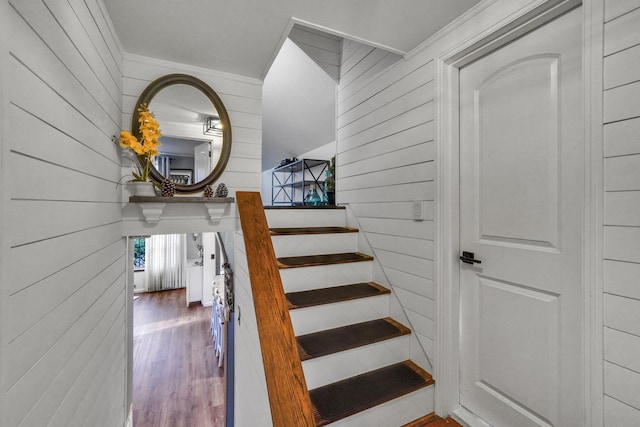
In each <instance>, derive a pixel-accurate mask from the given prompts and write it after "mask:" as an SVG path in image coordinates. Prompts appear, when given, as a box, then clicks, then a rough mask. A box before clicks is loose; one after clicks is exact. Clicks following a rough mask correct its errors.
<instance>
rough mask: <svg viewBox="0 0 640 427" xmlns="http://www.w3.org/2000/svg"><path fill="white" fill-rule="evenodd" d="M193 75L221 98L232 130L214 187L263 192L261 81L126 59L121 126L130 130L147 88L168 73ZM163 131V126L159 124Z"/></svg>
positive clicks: (132, 56)
mask: <svg viewBox="0 0 640 427" xmlns="http://www.w3.org/2000/svg"><path fill="white" fill-rule="evenodd" d="M173 73H181V74H190V75H192V76H195V77H197V78H199V79H200V80H202V81H204V82H205V83H207V84H208V85H209V86H210V87H211V88H212V89H213V90H215V91H216V93H217V94H218V95H219V96H220V98H221V99H222V102H223V103H224V105H225V108H226V109H227V112H228V113H229V119H230V120H231V129H232V144H231V157H230V158H229V162H228V163H227V167H226V169H225V171H224V172H223V174H222V176H221V177H220V178H219V179H218V180H217V181H216V183H215V184H214V188H215V185H217V184H219V183H221V182H224V183H225V184H226V185H227V187H228V188H229V196H230V197H233V195H234V194H235V192H236V191H260V187H261V180H262V174H261V173H262V82H261V81H259V80H256V79H250V78H247V77H242V76H238V75H234V74H229V73H223V72H218V71H213V70H207V69H203V68H198V67H193V66H188V65H184V64H177V63H172V62H167V61H161V60H158V59H152V58H146V57H141V56H135V55H128V54H127V55H125V57H124V88H123V94H124V97H123V102H122V105H123V109H124V111H123V114H122V126H123V127H124V128H125V129H129V128H130V127H131V115H132V113H133V110H134V108H135V104H136V102H137V100H138V97H139V96H140V93H141V92H142V91H143V90H144V88H145V87H146V86H147V85H148V84H149V83H151V82H152V81H153V80H155V79H157V78H158V77H161V76H163V75H166V74H173ZM160 130H162V124H160Z"/></svg>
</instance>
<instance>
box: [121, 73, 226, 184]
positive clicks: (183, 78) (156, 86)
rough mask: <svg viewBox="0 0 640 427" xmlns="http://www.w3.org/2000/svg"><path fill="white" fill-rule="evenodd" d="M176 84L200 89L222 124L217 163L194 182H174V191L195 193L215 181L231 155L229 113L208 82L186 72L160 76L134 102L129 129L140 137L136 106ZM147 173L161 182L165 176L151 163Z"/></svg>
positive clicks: (148, 101) (138, 114)
mask: <svg viewBox="0 0 640 427" xmlns="http://www.w3.org/2000/svg"><path fill="white" fill-rule="evenodd" d="M176 84H185V85H190V86H193V87H194V88H196V89H198V90H200V92H202V93H203V94H204V95H205V96H206V97H207V98H208V99H209V100H210V101H211V103H212V104H213V106H214V107H215V109H216V111H217V112H218V116H219V117H220V123H221V124H222V150H221V152H220V158H219V159H218V163H216V166H215V168H213V170H212V171H211V172H210V173H209V175H207V177H206V178H204V179H203V180H202V181H200V182H196V183H195V184H189V185H185V184H176V193H195V192H198V191H202V190H203V189H204V187H206V186H207V185H211V184H212V183H213V182H215V180H216V179H218V178H219V177H220V175H222V172H223V171H224V169H225V168H226V167H227V162H228V161H229V156H230V155H231V121H230V120H229V114H227V109H226V108H224V104H223V103H222V100H221V99H220V97H219V96H218V94H217V93H216V92H215V91H214V90H213V89H211V87H209V85H208V84H206V83H205V82H203V81H202V80H200V79H197V78H196V77H193V76H190V75H188V74H168V75H166V76H163V77H160V78H158V79H156V80H154V81H153V82H151V83H150V84H149V86H147V87H146V88H145V89H144V90H143V91H142V93H141V94H140V97H139V98H138V102H136V106H135V108H134V110H133V117H132V118H131V129H132V133H133V135H134V136H135V137H136V138H138V139H140V130H139V129H138V118H139V117H140V113H139V112H138V107H139V106H140V104H143V103H146V104H147V105H150V104H151V100H152V99H153V97H154V96H156V95H157V94H158V92H160V91H161V90H162V89H164V88H166V87H169V86H172V85H176ZM160 130H161V131H162V123H160ZM149 175H150V176H151V179H153V180H154V181H155V182H158V183H161V182H162V181H163V180H164V179H165V178H166V177H165V176H163V175H162V174H160V172H158V169H156V168H155V167H154V166H153V165H151V170H150V171H149Z"/></svg>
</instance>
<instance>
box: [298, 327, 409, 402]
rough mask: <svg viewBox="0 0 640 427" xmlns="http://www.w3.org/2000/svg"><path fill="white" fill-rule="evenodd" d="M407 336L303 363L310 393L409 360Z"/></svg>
mask: <svg viewBox="0 0 640 427" xmlns="http://www.w3.org/2000/svg"><path fill="white" fill-rule="evenodd" d="M410 345H411V344H410V340H409V335H403V336H401V337H397V338H393V339H390V340H385V341H381V342H377V343H373V344H369V345H366V346H363V347H358V348H354V349H351V350H345V351H341V352H339V353H334V354H330V355H327V356H322V357H317V358H315V359H310V360H305V361H304V362H302V368H303V370H304V377H305V379H306V381H307V387H308V388H309V389H310V390H311V389H314V388H317V387H321V386H323V385H326V384H330V383H332V382H336V381H340V380H343V379H345V378H349V377H353V376H356V375H360V374H363V373H365V372H368V371H372V370H374V369H379V368H382V367H384V366H387V365H392V364H394V363H398V362H402V361H404V360H407V359H409V347H410Z"/></svg>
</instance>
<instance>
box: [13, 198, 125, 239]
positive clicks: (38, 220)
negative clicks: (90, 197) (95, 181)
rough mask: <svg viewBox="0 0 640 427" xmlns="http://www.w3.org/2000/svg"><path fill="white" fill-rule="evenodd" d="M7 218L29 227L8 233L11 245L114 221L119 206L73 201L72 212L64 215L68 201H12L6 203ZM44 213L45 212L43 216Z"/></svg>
mask: <svg viewBox="0 0 640 427" xmlns="http://www.w3.org/2000/svg"><path fill="white" fill-rule="evenodd" d="M8 210H9V212H8V213H9V215H8V217H9V220H10V221H11V222H12V223H13V224H17V223H19V222H20V221H29V223H31V224H33V227H29V229H28V230H23V231H21V232H19V233H11V235H10V236H9V237H10V241H9V243H10V244H11V246H20V245H25V244H29V243H33V242H35V241H38V240H43V239H51V238H55V237H57V236H60V235H64V234H70V233H75V232H78V231H80V230H86V229H89V228H95V227H100V226H104V225H108V224H112V223H113V222H114V221H118V219H117V218H118V216H119V215H120V213H121V207H120V205H119V204H117V203H92V202H80V203H75V206H74V210H75V215H74V216H70V215H68V212H69V206H68V202H63V201H23V200H16V201H14V202H12V203H11V204H10V205H9V209H8ZM43 212H46V215H43Z"/></svg>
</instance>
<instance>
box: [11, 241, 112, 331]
mask: <svg viewBox="0 0 640 427" xmlns="http://www.w3.org/2000/svg"><path fill="white" fill-rule="evenodd" d="M118 261H120V262H124V259H123V246H122V242H121V241H118V242H115V243H113V244H111V245H109V246H107V247H105V248H102V249H100V250H99V251H97V252H95V253H93V254H90V255H89V256H87V257H86V258H84V259H83V260H81V261H79V262H75V263H73V264H71V265H70V266H68V267H67V268H65V269H63V270H61V271H59V272H57V273H55V274H53V275H50V276H48V277H45V278H44V279H42V280H40V281H39V282H38V283H36V284H34V285H32V286H28V287H26V288H24V289H22V290H21V291H19V292H17V293H15V294H13V295H11V296H10V297H9V299H10V301H11V304H10V306H9V313H8V315H9V320H8V322H9V324H8V329H9V331H10V332H9V335H8V337H7V338H8V339H9V340H10V341H12V340H14V339H15V338H16V337H18V336H19V335H21V334H22V333H24V332H25V331H26V330H27V329H28V328H31V327H33V326H34V325H35V324H36V323H37V322H39V321H42V319H43V318H44V317H45V316H46V315H48V314H49V313H50V312H52V311H53V310H55V309H56V308H57V307H59V306H60V305H61V304H63V303H64V302H65V301H66V300H67V299H69V298H70V297H71V296H72V295H73V294H74V293H75V292H76V291H77V290H78V286H79V285H78V284H86V283H88V282H89V281H90V280H91V279H92V278H93V277H94V276H95V274H96V273H95V271H93V270H92V269H88V268H87V266H91V265H100V264H102V265H104V266H105V268H108V266H110V265H112V264H114V263H117V262H118ZM27 306H28V307H29V310H24V307H27Z"/></svg>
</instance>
